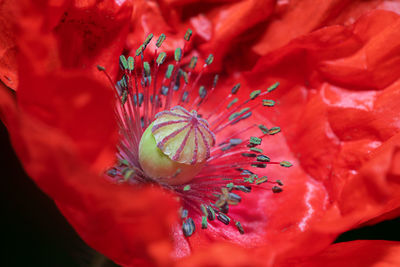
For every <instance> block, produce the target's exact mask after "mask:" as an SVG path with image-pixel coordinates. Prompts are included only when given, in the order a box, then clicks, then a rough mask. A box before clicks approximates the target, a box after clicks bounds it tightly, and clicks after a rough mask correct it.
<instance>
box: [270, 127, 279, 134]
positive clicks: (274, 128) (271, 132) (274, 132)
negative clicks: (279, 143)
mask: <svg viewBox="0 0 400 267" xmlns="http://www.w3.org/2000/svg"><path fill="white" fill-rule="evenodd" d="M280 131H281V128H280V127H272V128H271V129H269V130H268V134H269V135H274V134H277V133H279V132H280Z"/></svg>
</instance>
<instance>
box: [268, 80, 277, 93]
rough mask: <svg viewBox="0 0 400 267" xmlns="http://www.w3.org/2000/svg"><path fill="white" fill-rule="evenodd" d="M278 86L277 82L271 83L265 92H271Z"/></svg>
mask: <svg viewBox="0 0 400 267" xmlns="http://www.w3.org/2000/svg"><path fill="white" fill-rule="evenodd" d="M278 86H279V82H276V83H274V84H273V85H271V86H270V87H269V88H268V89H267V92H268V93H269V92H272V91H273V90H275V89H276V88H277V87H278Z"/></svg>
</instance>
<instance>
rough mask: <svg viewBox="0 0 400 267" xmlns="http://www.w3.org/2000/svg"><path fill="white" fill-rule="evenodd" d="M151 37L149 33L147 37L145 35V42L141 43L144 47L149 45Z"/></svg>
mask: <svg viewBox="0 0 400 267" xmlns="http://www.w3.org/2000/svg"><path fill="white" fill-rule="evenodd" d="M153 36H154V35H153V34H152V33H150V34H149V35H147V37H146V40H144V42H143V44H144V47H146V46H147V45H148V44H149V43H150V41H151V39H153Z"/></svg>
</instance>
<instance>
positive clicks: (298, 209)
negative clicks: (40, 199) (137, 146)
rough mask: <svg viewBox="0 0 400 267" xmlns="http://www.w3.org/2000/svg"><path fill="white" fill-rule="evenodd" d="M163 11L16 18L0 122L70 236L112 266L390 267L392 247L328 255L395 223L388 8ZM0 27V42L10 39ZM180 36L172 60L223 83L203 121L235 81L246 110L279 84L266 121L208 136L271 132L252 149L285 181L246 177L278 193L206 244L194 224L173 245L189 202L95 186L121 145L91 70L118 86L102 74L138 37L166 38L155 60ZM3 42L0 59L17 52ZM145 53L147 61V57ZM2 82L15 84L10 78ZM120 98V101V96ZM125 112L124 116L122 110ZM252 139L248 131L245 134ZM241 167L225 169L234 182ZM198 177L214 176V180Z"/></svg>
mask: <svg viewBox="0 0 400 267" xmlns="http://www.w3.org/2000/svg"><path fill="white" fill-rule="evenodd" d="M163 3H164V4H156V3H154V2H143V3H141V2H137V3H135V4H134V8H133V15H132V16H131V12H132V8H131V5H130V3H129V2H125V3H121V1H119V2H118V1H117V3H114V2H113V1H74V2H69V1H63V2H62V3H60V4H58V3H51V4H47V3H41V2H39V1H37V2H34V3H31V2H28V1H26V2H24V3H21V5H20V6H18V7H16V9H17V11H16V12H17V13H16V17H17V18H18V19H17V23H16V27H17V29H18V32H17V33H18V35H16V36H18V38H17V40H16V41H15V42H17V44H16V45H17V47H18V54H17V59H18V60H17V62H18V64H17V65H18V81H19V82H18V83H19V85H18V91H17V94H16V97H15V96H14V95H13V94H11V91H9V89H7V88H5V87H3V88H1V90H0V94H1V97H0V116H1V117H0V118H1V119H2V121H3V122H4V123H5V124H6V126H7V128H8V130H9V132H10V136H11V139H12V143H13V146H14V148H15V150H16V152H17V154H18V155H19V157H20V159H21V162H22V163H23V165H24V167H25V169H26V170H27V172H28V173H29V175H30V176H31V177H32V179H34V180H35V182H36V183H37V184H38V186H39V187H40V188H41V189H42V190H43V191H44V192H46V193H47V194H48V195H49V196H50V197H52V198H53V199H54V201H55V202H56V203H57V205H58V207H59V209H60V210H61V212H62V213H63V214H64V215H65V217H66V218H67V219H68V220H69V221H70V223H71V224H72V225H73V226H74V228H75V229H76V231H77V232H78V234H79V235H80V236H81V237H82V238H83V239H84V240H85V241H86V242H87V243H88V244H89V245H90V246H92V247H93V248H95V249H97V250H99V251H101V252H102V253H104V254H105V255H107V256H109V257H110V258H111V259H113V260H114V261H116V262H117V263H120V264H122V265H125V266H135V265H138V264H141V265H178V266H179V265H181V266H205V265H216V266H235V265H236V266H259V265H274V264H275V265H280V264H281V265H283V266H285V265H288V266H289V265H293V264H296V265H300V266H301V265H304V266H314V265H315V266H318V265H320V264H322V263H323V264H326V263H327V262H328V263H330V264H332V265H333V264H335V265H338V264H342V265H343V264H348V265H349V264H350V263H352V264H353V265H364V264H365V263H366V262H367V263H370V262H381V263H383V262H385V261H386V262H389V263H390V262H393V263H398V262H399V259H398V256H396V255H397V254H398V251H399V245H398V243H397V242H384V241H370V242H369V241H362V242H361V241H354V242H350V243H343V244H335V245H331V246H330V243H331V242H332V241H333V240H334V239H335V237H336V236H337V235H338V234H340V233H342V232H344V231H347V230H349V229H352V228H355V227H358V226H360V225H364V224H368V223H371V222H378V221H380V220H384V219H387V218H393V217H397V216H399V210H400V209H399V207H400V198H399V196H398V194H396V192H397V191H398V190H399V188H398V187H399V185H398V184H399V183H398V179H399V175H400V174H399V168H398V165H399V160H400V158H399V153H398V151H399V150H398V146H399V142H400V136H399V133H398V130H399V127H400V124H399V121H400V120H399V117H398V114H399V112H400V110H399V107H398V105H397V103H398V101H399V100H400V94H399V91H400V90H399V89H400V88H399V86H400V84H399V76H400V71H399V68H398V67H397V66H398V65H399V61H400V57H399V53H398V52H399V49H400V43H399V42H400V41H399V40H400V38H399V34H400V31H399V29H400V27H399V24H400V16H399V15H398V14H397V12H398V10H399V5H398V4H397V3H392V2H390V1H367V2H362V3H361V2H357V3H355V2H352V1H327V2H326V3H324V4H321V5H320V6H315V3H312V2H311V1H294V2H293V3H292V2H291V3H288V2H286V1H278V2H277V3H275V2H274V1H265V3H264V2H263V3H262V4H260V1H239V2H236V1H232V2H231V1H227V2H226V3H225V1H221V3H212V4H207V5H205V4H204V3H197V2H196V1H182V2H181V1H166V2H163ZM3 18H5V17H4V16H3ZM4 21H5V20H3V23H2V27H3V28H4V29H10V26H9V25H7V24H6V23H4ZM132 22H133V23H132ZM188 26H190V28H192V29H193V32H194V35H193V36H192V40H191V42H190V47H186V49H185V51H184V52H185V54H187V55H189V56H192V55H202V56H203V57H204V58H206V55H207V53H208V52H210V51H215V58H216V59H217V62H216V64H215V66H216V67H215V69H222V70H223V71H224V73H222V76H221V79H220V81H219V83H218V87H217V89H215V90H214V91H213V92H212V94H210V97H209V99H208V101H207V102H206V103H205V106H204V107H203V112H206V113H205V114H212V113H211V112H210V110H213V108H215V105H219V102H221V100H223V99H225V98H227V96H228V95H229V91H230V90H231V88H232V85H234V84H235V81H240V82H241V83H242V86H241V89H240V91H239V93H238V96H239V98H240V99H243V100H244V99H246V98H248V95H249V94H250V93H251V92H252V91H253V90H250V88H253V89H263V90H265V89H267V88H268V87H269V86H270V85H272V84H274V83H275V82H279V83H280V87H279V89H278V90H274V91H272V92H271V93H270V94H268V100H273V101H274V102H275V103H276V105H275V107H274V108H265V107H264V108H262V109H254V110H253V114H252V116H251V117H250V118H247V119H245V120H243V121H242V122H240V123H241V124H239V123H238V124H234V125H233V126H231V127H230V129H231V133H226V134H223V133H221V134H217V144H219V143H218V141H220V140H224V139H226V138H228V140H229V139H230V136H231V135H232V134H234V133H235V131H236V132H237V131H239V132H240V131H241V130H242V129H245V127H246V125H252V124H254V123H257V124H263V125H265V126H266V127H267V128H268V129H271V128H272V127H274V126H280V127H281V129H282V133H280V134H279V135H270V136H268V138H264V139H263V146H262V148H263V150H264V151H265V153H267V155H268V156H269V157H270V158H271V159H273V160H274V161H277V162H280V161H283V160H289V161H290V162H292V163H293V166H292V167H291V168H289V169H282V168H279V167H278V166H276V167H275V166H268V168H266V170H265V171H260V172H259V173H260V174H261V175H264V174H266V175H268V177H272V178H274V179H277V178H282V179H281V180H282V181H283V183H284V184H285V185H284V190H283V192H281V193H279V194H273V193H272V192H271V191H270V190H262V189H259V187H257V186H255V187H254V189H253V190H252V191H253V192H252V193H250V194H245V195H244V194H243V195H242V200H241V204H240V205H238V206H237V207H231V208H232V209H231V211H230V213H229V216H232V218H233V220H234V221H240V222H241V225H242V227H243V228H244V230H245V234H244V235H242V234H241V229H240V227H237V228H238V229H237V228H236V227H235V225H233V223H231V224H230V225H229V226H223V225H222V224H221V223H219V224H217V223H214V222H209V225H210V227H208V228H209V229H199V226H201V219H202V218H201V217H202V216H201V213H200V212H199V213H197V215H196V213H194V214H195V215H193V218H194V221H195V223H196V226H197V227H196V231H195V232H194V233H191V236H190V237H185V236H184V233H186V234H187V231H186V230H187V229H186V230H185V229H184V231H183V232H182V230H181V226H178V224H177V216H176V213H177V211H178V207H179V203H177V202H176V200H175V197H176V195H177V194H178V193H177V192H180V193H181V195H179V196H181V198H182V199H185V196H186V195H185V194H187V193H185V192H186V191H187V190H189V191H190V190H192V189H193V190H195V189H194V188H189V187H185V186H186V185H187V184H185V185H183V188H182V190H181V191H179V190H178V189H174V190H162V189H161V188H160V187H159V186H138V185H132V184H130V183H123V184H117V183H115V182H114V183H113V182H111V181H109V180H107V179H105V177H104V175H103V174H102V172H103V171H104V169H105V168H108V167H112V166H113V165H114V161H115V147H116V145H117V142H118V140H124V138H125V139H127V136H122V137H119V136H118V133H117V121H116V119H115V117H114V111H113V110H114V107H115V102H114V100H115V98H114V96H113V92H112V90H111V89H109V86H108V84H107V81H106V79H105V77H104V76H101V74H102V73H99V72H96V71H97V70H96V69H95V66H96V65H101V66H105V67H106V68H107V71H108V72H109V73H110V76H111V79H112V80H113V79H115V80H117V68H118V65H117V64H115V61H116V59H118V57H119V55H120V54H121V53H122V50H123V49H124V48H126V49H127V50H130V51H132V52H130V55H134V54H135V53H136V52H135V51H136V48H137V47H138V45H141V44H142V42H143V40H144V39H145V37H146V36H147V33H149V32H150V31H151V32H153V33H154V34H155V35H157V36H158V35H160V34H161V33H162V32H165V33H166V34H168V36H167V38H169V39H171V41H170V42H169V45H167V41H168V39H167V41H166V42H165V43H166V46H165V49H166V51H167V52H171V51H173V50H172V47H174V48H175V47H177V46H178V47H179V46H182V45H183V43H184V40H183V39H181V38H182V37H181V36H183V35H184V33H185V31H186V29H187V27H188ZM164 27H165V30H164ZM170 32H171V37H169V33H170ZM4 36H6V35H4ZM178 36H179V37H178ZM7 38H8V39H7V40H12V39H13V37H10V38H9V37H7ZM138 40H140V41H138ZM7 42H8V41H7ZM7 42H5V41H3V42H2V49H3V50H4V49H9V48H10V47H14V46H15V45H14V44H12V42H11V41H10V42H9V44H7ZM10 44H11V45H10ZM146 51H149V53H148V56H149V58H150V59H151V58H152V57H151V56H152V51H153V49H152V48H151V47H149V48H147V50H146ZM139 52H140V51H139ZM10 58H12V57H10ZM6 59H7V58H6V57H3V58H2V60H3V62H7V61H6ZM138 59H139V60H140V53H139V57H138ZM145 59H146V58H145ZM7 60H8V59H7ZM189 60H190V57H186V58H183V59H182V62H183V63H189ZM126 64H128V62H127V63H126ZM12 65H13V64H9V66H12ZM122 65H123V68H126V67H125V66H124V62H122ZM14 66H15V64H14ZM250 69H251V71H247V72H245V71H246V70H250ZM1 71H2V73H6V72H5V71H10V72H11V73H12V68H5V69H4V70H3V69H2V70H1ZM146 71H147V70H146V68H144V74H145V76H144V77H145V78H146V76H147V82H149V80H148V77H149V76H148V75H146ZM152 71H153V70H152ZM211 72H212V69H211ZM14 75H15V74H14ZM182 75H185V74H182ZM209 76H211V74H210V73H209ZM15 77H16V76H15ZM160 77H161V76H160ZM211 77H212V76H211ZM13 80H15V79H13ZM155 80H157V79H153V82H155ZM159 82H160V84H161V82H162V77H161V78H160V80H159ZM143 83H144V84H146V79H144V80H143ZM210 84H212V82H210ZM8 85H10V84H8ZM145 86H146V85H145ZM122 87H124V86H122ZM122 87H121V86H120V87H119V88H122ZM211 87H212V85H211V86H210V88H211ZM194 90H197V89H196V88H194ZM169 92H172V87H171V88H170V89H169ZM119 93H121V96H123V90H122V91H121V90H120V92H119ZM253 96H254V95H252V96H251V98H252V97H253ZM178 100H179V99H178ZM128 101H131V104H132V103H134V98H133V95H132V97H131V98H129V100H128ZM191 101H193V100H191ZM199 101H200V100H199ZM271 103H273V102H268V101H267V102H266V104H267V106H268V104H271ZM189 106H190V105H189ZM120 111H121V110H120ZM119 114H121V113H119ZM181 115H182V114H181ZM242 115H244V113H242V114H240V115H238V116H242ZM236 118H240V117H236ZM145 120H146V118H145V119H144V121H145ZM233 120H235V119H233ZM128 121H129V119H128ZM134 121H135V122H138V123H139V120H137V119H136V120H134ZM144 123H145V125H146V122H144ZM193 123H195V122H193ZM196 123H198V122H196ZM196 125H197V124H196ZM239 125H241V126H239ZM120 126H121V125H120ZM199 127H203V126H199ZM233 127H237V128H233ZM237 129H239V130H237ZM263 129H264V128H263ZM274 129H277V128H274ZM264 130H265V129H264ZM129 133H131V132H129ZM259 134H260V131H259V129H257V128H254V129H253V128H252V129H251V130H249V131H248V132H247V133H246V135H247V136H249V135H251V136H257V135H259ZM128 137H129V136H128ZM189 138H190V137H189ZM122 142H124V141H122ZM203 142H204V144H205V141H203ZM231 145H232V144H231ZM120 151H121V150H120ZM193 151H194V150H192V152H193ZM175 152H177V151H176V150H175ZM193 153H194V152H193ZM193 153H192V154H191V155H192V158H191V159H192V160H193V157H194V156H193ZM133 156H136V155H133ZM178 159H179V158H178ZM238 159H239V158H238V157H232V158H231V160H233V161H235V162H234V163H232V162H227V164H228V165H229V166H230V167H232V165H234V164H235V163H236V161H237V160H238ZM128 163H129V162H128ZM123 164H125V163H123ZM283 165H285V163H284V164H283ZM120 167H121V165H117V167H116V169H115V170H116V172H117V174H119V171H120V169H118V168H120ZM128 170H129V169H128ZM204 171H205V172H206V173H208V174H209V175H210V176H211V168H209V169H204ZM241 171H244V170H241ZM230 172H232V170H227V173H228V174H230ZM117 174H116V175H111V176H117V177H119V176H118V175H117ZM125 174H126V173H123V174H122V175H121V177H122V176H123V177H124V176H125ZM224 175H225V174H224ZM261 175H260V176H261ZM128 178H130V176H129V175H128ZM218 181H220V180H218ZM213 182H215V180H213ZM235 182H236V181H235ZM279 183H280V182H278V184H279ZM171 185H172V184H171ZM190 185H192V187H193V185H194V184H190ZM241 185H242V184H235V186H241ZM205 189H209V187H205ZM222 191H224V190H222ZM198 192H199V191H198ZM240 194H241V193H240ZM204 195H205V193H204ZM196 196H200V198H202V197H203V195H199V194H198V195H196ZM222 196H226V194H225V193H224V192H222V194H221V195H220V196H216V198H217V200H220V199H221V197H222ZM228 199H229V196H228V198H227V199H222V200H224V201H225V202H227V201H228ZM184 201H185V200H184ZM196 203H197V202H196ZM199 203H200V204H201V203H202V202H198V204H199ZM181 205H182V203H181ZM217 208H220V207H217ZM217 208H216V210H217V211H218V210H219V211H220V209H217ZM193 209H194V210H195V208H193ZM189 212H190V210H189ZM222 213H223V212H222ZM220 216H224V215H220ZM223 220H224V218H223V219H222V220H221V222H222V221H223ZM187 223H188V220H187V219H186V218H184V221H183V224H184V228H185V227H186V228H187V227H189V228H190V227H192V224H191V222H190V221H189V224H187ZM200 228H201V227H200ZM171 233H172V234H171ZM188 235H190V234H188ZM372 251H374V252H375V254H374V255H372V253H371V252H372ZM171 255H174V256H171ZM353 255H359V256H358V257H353ZM184 256H186V257H184ZM367 256H368V257H367ZM181 257H183V258H181ZM350 258H351V261H349V259H350ZM210 263H211V264H210Z"/></svg>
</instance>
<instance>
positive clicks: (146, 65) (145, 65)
mask: <svg viewBox="0 0 400 267" xmlns="http://www.w3.org/2000/svg"><path fill="white" fill-rule="evenodd" d="M143 69H144V75H145V76H146V77H150V64H149V62H147V61H145V62H143Z"/></svg>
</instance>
